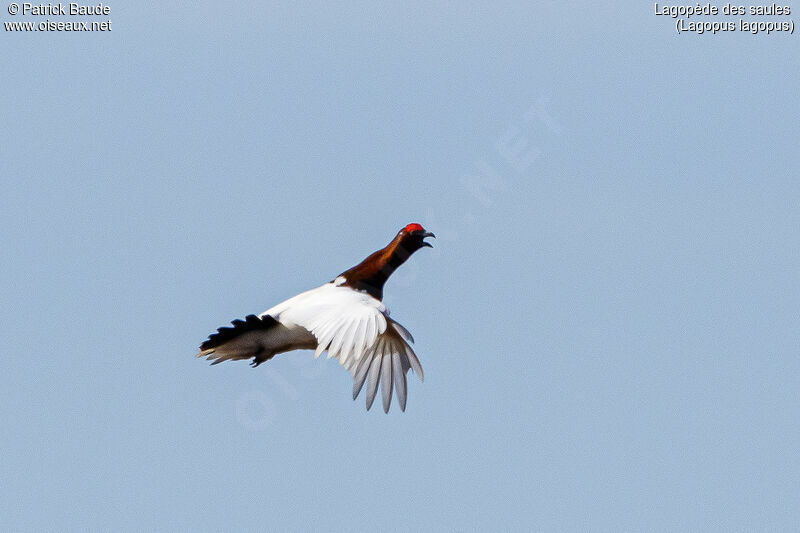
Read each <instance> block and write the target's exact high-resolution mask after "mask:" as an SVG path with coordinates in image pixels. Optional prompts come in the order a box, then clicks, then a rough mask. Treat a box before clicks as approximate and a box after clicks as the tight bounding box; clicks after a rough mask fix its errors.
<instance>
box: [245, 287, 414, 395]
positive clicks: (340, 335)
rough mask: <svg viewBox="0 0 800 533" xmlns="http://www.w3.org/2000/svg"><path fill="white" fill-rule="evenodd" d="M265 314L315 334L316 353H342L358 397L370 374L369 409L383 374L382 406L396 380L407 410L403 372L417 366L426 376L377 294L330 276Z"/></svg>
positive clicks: (340, 357) (404, 332)
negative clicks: (345, 284) (335, 279)
mask: <svg viewBox="0 0 800 533" xmlns="http://www.w3.org/2000/svg"><path fill="white" fill-rule="evenodd" d="M267 315H269V316H272V317H273V318H275V320H277V321H278V322H280V323H281V324H283V325H284V326H287V327H292V326H294V325H297V326H301V327H303V328H305V329H306V330H308V331H309V332H311V334H312V335H313V336H314V337H315V338H316V339H317V349H316V352H315V353H314V356H315V357H319V356H320V354H321V353H322V352H324V351H326V350H327V351H328V357H329V358H330V357H334V358H336V359H338V360H339V363H340V364H341V365H342V366H343V367H345V368H346V369H347V370H348V371H349V372H350V375H351V376H352V377H353V381H354V387H353V392H354V395H353V397H354V399H355V397H356V396H358V393H359V391H360V390H361V388H362V387H363V385H364V382H365V380H366V379H367V377H368V376H371V377H372V378H371V379H370V380H369V381H368V382H367V383H368V384H367V409H369V408H370V407H371V406H372V402H373V400H374V398H375V393H376V391H377V384H378V376H380V378H381V382H382V386H381V388H382V391H383V407H384V410H385V411H388V410H389V404H390V403H391V399H392V383H393V382H394V385H395V389H396V390H397V398H398V402H399V403H400V408H401V409H403V410H405V398H406V383H405V374H406V372H408V369H409V368H413V369H414V371H415V372H416V373H417V374H418V375H419V376H420V378H422V368H421V366H420V365H419V361H418V360H417V357H416V355H415V354H414V352H413V350H412V349H411V346H410V345H409V341H411V342H413V339H412V338H411V335H410V334H409V333H408V331H407V330H406V329H405V328H404V327H403V326H401V325H399V324H398V323H397V322H395V321H394V320H392V319H391V318H389V316H388V315H389V311H388V309H386V306H385V305H383V303H381V302H380V301H379V300H377V299H376V298H374V297H372V296H370V295H369V294H367V293H366V292H361V291H357V290H353V289H352V288H350V287H346V286H341V285H337V284H336V282H332V283H327V284H325V285H323V286H322V287H318V288H316V289H313V290H310V291H308V292H305V293H302V294H299V295H297V296H295V297H294V298H290V299H289V300H286V301H285V302H283V303H281V304H278V305H277V306H275V307H273V308H272V309H269V310H267V311H265V312H264V313H263V314H262V315H261V316H262V317H263V316H267ZM395 359H396V362H395Z"/></svg>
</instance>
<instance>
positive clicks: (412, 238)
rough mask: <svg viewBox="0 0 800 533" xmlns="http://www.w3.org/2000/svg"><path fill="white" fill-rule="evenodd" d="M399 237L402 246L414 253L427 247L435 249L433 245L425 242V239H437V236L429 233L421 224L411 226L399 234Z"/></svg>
mask: <svg viewBox="0 0 800 533" xmlns="http://www.w3.org/2000/svg"><path fill="white" fill-rule="evenodd" d="M397 237H398V238H399V239H400V244H401V245H402V246H403V248H405V249H407V250H408V251H409V252H412V253H413V252H415V251H417V250H419V249H420V248H424V247H425V246H427V247H428V248H433V246H431V243H429V242H425V241H424V240H423V239H424V238H425V237H433V238H434V239H435V238H436V235H434V234H433V233H431V232H430V231H427V230H426V229H425V228H423V227H422V226H421V225H420V224H409V225H408V226H406V227H405V228H403V229H401V230H400V231H399V232H398V233H397Z"/></svg>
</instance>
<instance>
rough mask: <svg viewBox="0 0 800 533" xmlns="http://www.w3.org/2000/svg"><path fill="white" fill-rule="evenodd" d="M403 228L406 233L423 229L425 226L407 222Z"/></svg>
mask: <svg viewBox="0 0 800 533" xmlns="http://www.w3.org/2000/svg"><path fill="white" fill-rule="evenodd" d="M404 229H405V231H406V233H411V232H412V231H425V228H423V227H422V226H420V225H419V224H409V225H408V226H406V227H405V228H404Z"/></svg>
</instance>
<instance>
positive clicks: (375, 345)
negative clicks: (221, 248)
mask: <svg viewBox="0 0 800 533" xmlns="http://www.w3.org/2000/svg"><path fill="white" fill-rule="evenodd" d="M426 237H435V235H434V234H433V233H431V232H429V231H426V230H425V228H423V227H422V226H421V225H419V224H409V225H407V226H406V227H404V228H403V229H401V230H400V231H399V232H398V233H397V235H396V236H395V237H394V239H392V242H390V243H389V244H388V245H386V247H385V248H382V249H380V250H378V251H377V252H375V253H373V254H371V255H370V256H369V257H367V258H366V259H364V260H363V261H361V262H360V263H359V264H357V265H356V266H354V267H353V268H351V269H349V270H346V271H344V272H342V273H341V274H339V275H338V276H337V277H336V278H335V279H334V280H333V281H331V282H328V283H326V284H324V285H322V286H321V287H317V288H315V289H311V290H310V291H306V292H304V293H301V294H298V295H297V296H294V297H292V298H289V299H288V300H286V301H285V302H282V303H279V304H278V305H276V306H275V307H272V308H270V309H267V310H266V311H264V312H263V313H261V314H260V315H258V316H256V315H248V316H247V317H246V318H245V319H244V320H234V321H233V322H232V323H231V324H232V325H231V326H226V327H221V328H219V329H218V330H217V332H216V333H213V334H212V335H210V336H209V337H208V339H207V340H206V341H205V342H203V344H201V345H200V349H199V350H198V352H197V357H206V358H207V359H208V360H213V361H214V362H213V363H211V364H212V365H216V364H217V363H222V362H223V361H228V360H248V359H251V358H252V359H253V361H252V362H251V363H250V364H251V366H253V367H257V366H258V365H260V364H261V363H263V362H264V361H267V360H269V359H271V358H272V357H274V356H275V355H276V354H279V353H283V352H289V351H292V350H315V352H314V357H319V356H320V354H322V352H324V351H326V350H327V351H328V358H331V357H334V358H336V359H338V360H339V364H341V365H342V366H343V367H345V368H346V369H347V371H348V372H350V375H351V376H352V377H353V399H354V400H355V399H356V398H357V397H358V394H359V393H360V392H361V389H362V388H363V387H364V383H366V384H367V392H366V400H367V410H369V409H370V407H372V402H373V401H374V400H375V395H376V393H377V391H378V383H380V386H381V395H382V398H383V410H384V412H386V413H388V412H389V406H390V405H391V403H392V389H393V388H394V391H395V395H396V398H397V403H398V404H399V405H400V410H401V411H405V410H406V373H407V372H408V370H409V368H410V369H413V370H414V373H415V374H417V376H418V377H419V379H420V380H423V379H424V376H423V373H422V366H420V364H419V359H417V356H416V354H415V353H414V350H412V349H411V343H413V342H414V338H413V337H412V336H411V334H410V333H409V332H408V330H407V329H406V328H404V327H403V326H401V325H400V324H399V323H398V322H395V321H394V320H393V319H391V318H389V309H387V307H386V306H385V305H384V304H383V303H382V302H381V300H383V285H384V283H386V280H388V279H389V276H391V275H392V272H394V271H395V270H396V269H397V267H399V266H400V265H402V264H403V263H404V262H405V261H406V260H407V259H408V258H409V257H411V254H413V253H414V252H416V251H417V250H419V249H420V248H424V247H426V246H427V247H431V245H430V243H428V242H425V240H424V239H425V238H426Z"/></svg>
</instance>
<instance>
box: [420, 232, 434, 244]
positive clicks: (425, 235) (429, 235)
mask: <svg viewBox="0 0 800 533" xmlns="http://www.w3.org/2000/svg"><path fill="white" fill-rule="evenodd" d="M425 237H433V238H434V239H435V238H436V235H434V234H433V233H431V232H430V231H426V232H425V233H423V234H422V238H423V239H424V238H425ZM422 246H427V247H428V248H433V246H432V245H431V243H429V242H425V241H422Z"/></svg>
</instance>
